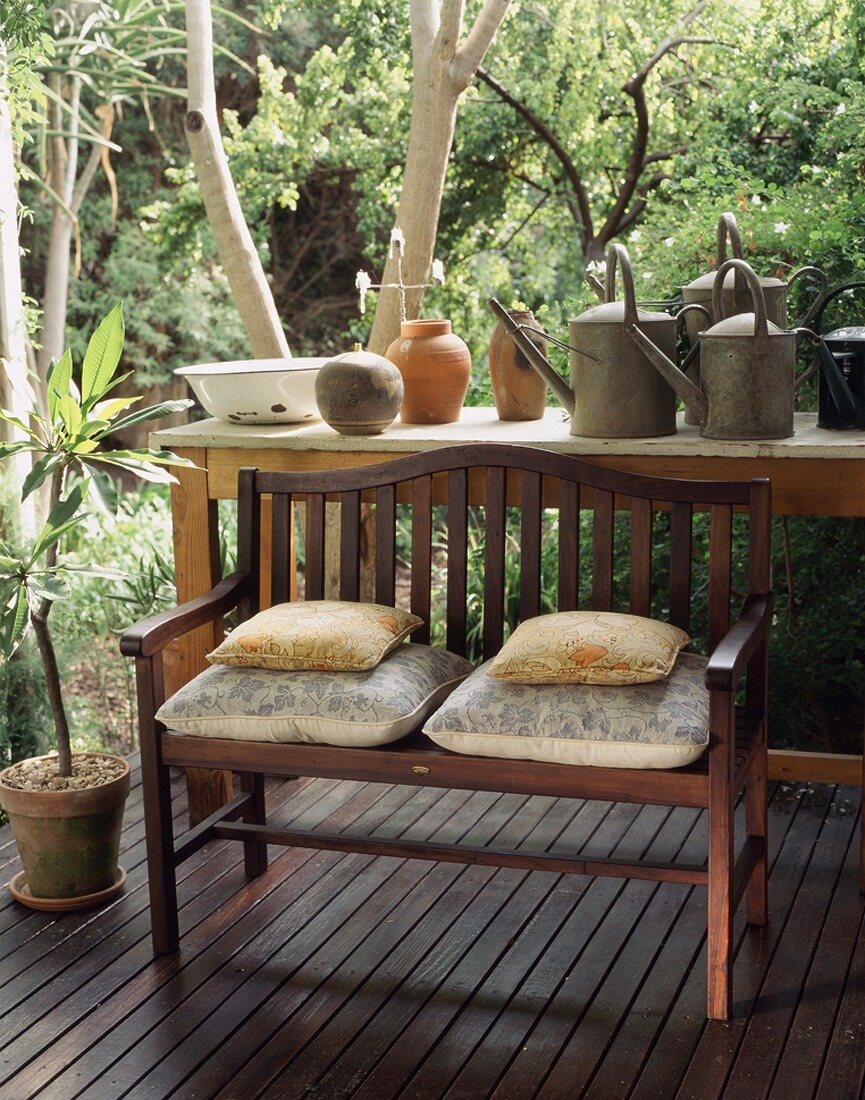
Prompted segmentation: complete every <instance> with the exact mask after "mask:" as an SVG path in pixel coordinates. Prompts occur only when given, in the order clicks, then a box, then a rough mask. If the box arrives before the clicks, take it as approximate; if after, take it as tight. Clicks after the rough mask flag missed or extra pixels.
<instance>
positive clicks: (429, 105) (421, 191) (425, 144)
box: [369, 0, 510, 355]
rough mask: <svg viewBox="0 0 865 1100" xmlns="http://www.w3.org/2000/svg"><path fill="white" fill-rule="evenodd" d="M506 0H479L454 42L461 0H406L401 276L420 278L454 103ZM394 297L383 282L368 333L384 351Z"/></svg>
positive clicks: (409, 301)
mask: <svg viewBox="0 0 865 1100" xmlns="http://www.w3.org/2000/svg"><path fill="white" fill-rule="evenodd" d="M509 4H510V0H485V2H484V4H483V7H482V8H481V11H480V13H479V14H478V16H477V19H476V20H475V22H474V25H473V26H472V28H471V30H470V31H469V33H468V35H467V36H466V37H465V39H464V40H463V41H462V42H460V37H461V34H462V23H463V0H411V41H412V69H413V73H412V104H411V125H410V127H409V140H408V153H407V155H406V163H405V174H404V176H403V185H402V191H401V193H400V200H399V206H398V208H397V213H396V221H395V225H397V226H399V228H400V229H401V230H402V231H403V234H404V236H405V242H406V247H405V256H404V258H403V279H404V281H405V282H406V283H424V282H426V280H427V275H428V273H429V269H430V264H431V263H432V259H433V251H434V249H435V242H436V232H437V230H438V220H439V213H440V212H441V204H442V195H443V193H444V185H445V175H446V173H447V166H448V159H449V158H450V153H451V146H452V144H453V138H454V127H455V126H456V116H457V103H458V102H459V98H460V96H461V95H462V93H463V92H464V91H465V90H466V88H467V87H468V86H469V84H471V82H472V80H474V77H475V73H476V72H477V70H478V66H479V65H480V64H481V62H482V61H483V59H484V55H485V54H486V52H487V50H488V49H489V46H490V43H491V42H492V40H493V38H494V37H495V35H496V32H497V31H498V29H499V27H500V26H501V23H502V20H503V19H504V17H505V15H506V14H507V10H508V6H509ZM395 280H396V260H395V259H390V260H388V262H387V264H386V265H385V269H384V276H383V279H382V282H385V283H392V282H394V281H395ZM422 300H423V292H422V291H409V292H408V293H407V294H406V312H407V314H408V316H409V317H416V316H417V312H418V310H419V309H420V305H421V302H422ZM399 321H400V317H399V297H398V294H397V292H396V291H395V290H383V291H382V292H381V296H380V298H379V302H378V306H377V307H376V311H375V321H374V322H373V326H372V332H371V333H370V338H369V347H370V350H371V351H374V352H376V353H378V354H379V355H381V354H383V353H384V352H385V351H386V349H387V347H388V345H389V344H390V343H391V341H392V340H395V339H396V337H397V336H399Z"/></svg>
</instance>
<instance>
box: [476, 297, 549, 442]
mask: <svg viewBox="0 0 865 1100" xmlns="http://www.w3.org/2000/svg"><path fill="white" fill-rule="evenodd" d="M508 314H509V315H510V317H511V318H512V319H513V320H514V321H515V322H516V323H517V324H518V325H525V326H526V327H528V328H534V329H537V328H540V326H539V325H538V323H537V321H536V320H535V317H534V314H533V313H532V311H531V310H529V309H509V310H508ZM526 335H527V336H528V338H529V339H530V340H531V342H532V343H533V344H534V345H535V347H536V348H537V349H538V350H539V351H540V353H541V354H542V355H544V356H546V354H547V341H546V339H545V337H544V336H543V335H542V334H541V333H534V332H528V333H526ZM490 379H491V380H492V384H493V400H494V401H495V405H496V412H498V414H499V420H541V419H543V415H544V409H545V408H546V405H547V384H546V382H545V381H544V379H543V378H542V377H541V376H540V375H539V374H538V372H537V371H536V370H535V369H534V368H533V367H532V365H531V363H530V362H529V361H528V359H526V357H525V355H523V353H522V352H521V351H520V349H519V348H518V347H517V345H516V344H515V343H514V342H513V340H512V339H511V338H510V336H508V333H507V330H506V329H505V326H504V323H503V322H502V321H499V322H498V324H497V325H496V327H495V328H494V329H493V333H492V337H491V338H490Z"/></svg>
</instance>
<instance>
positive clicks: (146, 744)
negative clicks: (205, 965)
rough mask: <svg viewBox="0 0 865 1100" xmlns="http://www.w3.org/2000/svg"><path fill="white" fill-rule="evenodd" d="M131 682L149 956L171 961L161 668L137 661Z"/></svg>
mask: <svg viewBox="0 0 865 1100" xmlns="http://www.w3.org/2000/svg"><path fill="white" fill-rule="evenodd" d="M136 680H137V684H138V721H139V734H140V736H139V745H140V750H141V787H142V792H143V796H144V830H145V839H146V844H147V880H148V885H149V889H150V922H151V929H152V934H153V950H154V953H155V954H157V955H171V954H173V953H174V952H175V951H177V949H178V947H179V946H180V933H179V928H178V921H177V871H176V868H175V866H174V829H173V827H172V824H171V820H172V818H171V777H170V774H169V771H168V768H167V767H166V766H165V765H164V764H163V763H162V743H161V740H160V737H161V728H160V727H159V726H158V724H157V722H156V720H155V718H154V712H155V709H156V708H155V705H154V698H155V697H156V696H158V697H160V698H161V697H162V682H161V680H162V667H161V662H160V661H159V660H158V659H157V660H156V661H150V660H146V659H138V660H137V661H136Z"/></svg>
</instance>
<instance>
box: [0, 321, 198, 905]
mask: <svg viewBox="0 0 865 1100" xmlns="http://www.w3.org/2000/svg"><path fill="white" fill-rule="evenodd" d="M123 338H124V326H123V313H122V309H121V306H120V305H118V306H116V307H115V308H114V309H113V310H112V311H111V313H109V314H108V316H107V317H106V318H105V319H104V320H103V321H102V322H101V324H100V325H99V326H98V328H97V329H96V331H95V332H94V333H93V336H92V338H91V339H90V342H89V344H88V347H87V352H86V354H85V356H84V361H83V363H82V365H81V372H80V376H79V378H78V381H77V383H76V371H75V369H74V364H73V361H72V355H71V352H70V351H69V350H67V351H66V352H64V354H63V355H62V356H61V357H60V359H58V360H57V362H56V363H55V364H54V365H53V367H52V369H51V372H50V374H49V376H48V381H47V390H48V393H47V401H46V405H47V408H46V410H44V411H42V412H40V411H39V410H38V409H35V408H34V410H33V412H32V414H31V417H30V421H29V423H24V422H23V421H22V420H21V419H19V418H16V417H14V416H12V415H11V414H9V413H7V412H5V411H4V412H0V419H2V420H3V421H5V422H6V423H7V424H9V425H11V426H12V427H13V428H14V429H15V436H16V438H14V439H13V440H12V441H11V442H5V443H4V442H0V463H2V462H3V461H4V460H9V459H12V458H13V457H14V456H21V455H28V454H29V455H30V456H32V466H31V468H30V470H29V472H28V474H27V476H26V477H25V478H24V481H23V485H22V490H21V499H22V502H23V501H25V500H27V498H28V497H30V496H31V495H33V494H37V492H39V491H41V492H39V495H40V496H42V497H47V504H45V505H44V508H43V511H44V513H45V519H44V522H42V523H41V524H40V525H38V526H37V530H36V534H35V536H34V537H33V538H32V539H31V540H29V544H28V545H27V547H26V548H24V549H21V548H13V547H12V546H9V545H6V544H5V543H2V542H0V659H2V660H7V661H8V660H9V659H10V658H11V657H12V655H13V654H14V652H15V651H16V649H17V648H18V646H19V645H20V644H21V642H22V641H23V639H24V637H25V634H26V633H27V631H28V629H32V631H33V634H34V635H35V639H36V643H37V646H38V650H39V655H40V658H41V662H42V668H43V671H44V674H45V686H46V692H47V695H48V701H49V703H50V706H51V713H52V717H53V725H54V734H55V738H56V744H57V752H56V753H54V754H50V755H48V756H42V757H35V758H32V759H29V760H23V761H19V762H18V763H15V764H13V765H12V766H11V767H8V768H6V769H5V770H4V771H0V805H2V806H3V808H4V809H5V810H6V812H7V813H8V815H9V818H10V821H11V824H12V832H13V835H14V837H15V840H16V843H17V845H18V851H19V854H20V856H21V861H22V864H23V867H24V870H23V871H22V872H21V873H20V874H19V875H16V876H15V878H14V879H13V880H12V882H11V883H10V884H9V885H10V889H11V890H12V892H13V894H14V895H15V896H16V897H17V898H18V899H19V900H21V901H23V902H24V903H25V904H28V905H31V906H32V907H34V908H49V909H72V908H81V907H84V906H85V905H90V904H95V903H97V902H98V901H101V900H103V899H104V898H106V897H109V896H111V895H112V894H114V893H115V892H117V891H118V890H120V889H121V888H122V886H123V881H124V879H125V875H124V873H123V872H122V871H121V870H120V869H119V868H118V865H117V856H118V851H119V846H120V830H121V825H122V820H123V807H124V803H125V801H126V796H127V794H128V792H129V766H128V764H127V762H126V761H125V760H124V759H123V758H122V757H118V756H113V755H111V754H108V753H76V754H74V755H73V753H72V747H71V743H70V736H69V723H68V719H67V713H66V706H65V704H64V698H63V685H62V679H61V675H60V670H59V667H58V663H57V655H56V652H55V648H54V642H53V639H52V636H51V631H50V629H49V617H50V613H51V609H52V607H53V606H54V603H55V602H56V601H57V600H59V599H62V598H63V597H64V596H65V595H67V593H68V592H69V586H70V582H71V581H73V580H74V577H75V573H76V569H75V568H73V566H72V565H71V563H69V562H64V560H63V545H64V537H65V536H66V535H67V534H68V532H69V531H71V530H72V528H74V527H75V526H76V525H78V524H79V523H81V522H82V521H83V519H84V518H85V516H86V515H87V514H88V512H89V510H90V507H91V504H92V505H96V506H99V507H101V508H102V509H103V510H104V509H105V507H106V506H107V504H106V502H107V501H109V500H110V499H111V498H112V496H113V491H112V484H111V479H110V477H109V471H111V470H112V469H113V470H121V471H125V472H126V473H129V474H133V475H135V476H136V477H139V478H143V479H145V480H148V481H160V482H166V481H173V480H174V478H173V477H172V475H171V474H170V473H169V472H168V471H167V470H166V469H164V467H165V466H167V465H172V464H180V463H181V462H182V461H183V460H180V459H178V458H176V457H175V456H174V455H172V454H170V453H169V452H164V451H163V452H156V451H151V450H148V449H142V450H116V449H102V448H103V447H106V443H105V441H106V440H107V438H108V436H110V435H111V434H112V433H113V432H117V431H119V430H120V429H122V428H126V427H130V426H131V425H133V424H138V423H141V422H142V421H147V420H153V419H155V418H157V417H160V416H166V415H168V414H169V413H173V412H178V411H180V410H181V409H184V408H187V407H188V406H189V405H190V404H191V402H190V401H164V402H162V403H160V404H158V405H154V406H151V407H150V408H145V409H138V410H135V411H128V410H130V408H131V406H133V405H135V404H137V403H138V402H139V401H140V400H141V398H140V397H128V396H124V397H117V396H115V397H109V396H108V395H109V393H110V392H111V391H112V390H113V389H115V387H116V386H117V385H118V384H119V383H120V382H122V381H123V380H124V379H125V378H127V377H129V375H128V374H124V375H121V376H118V365H119V362H120V355H121V352H122V350H123ZM184 464H186V463H184Z"/></svg>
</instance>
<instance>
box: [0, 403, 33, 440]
mask: <svg viewBox="0 0 865 1100" xmlns="http://www.w3.org/2000/svg"><path fill="white" fill-rule="evenodd" d="M0 420H2V421H3V423H4V424H11V425H12V427H13V428H17V429H18V431H19V432H23V433H24V435H26V436H28V437H29V438H30V439H33V440H37V441H38V439H39V436H38V435H37V434H36V432H34V431H33V429H32V428H31V427H30V425H29V424H25V423H24V421H23V420H21V419H19V417H17V416H13V415H12V413H11V412H9V411H8V410H7V409H0Z"/></svg>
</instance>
